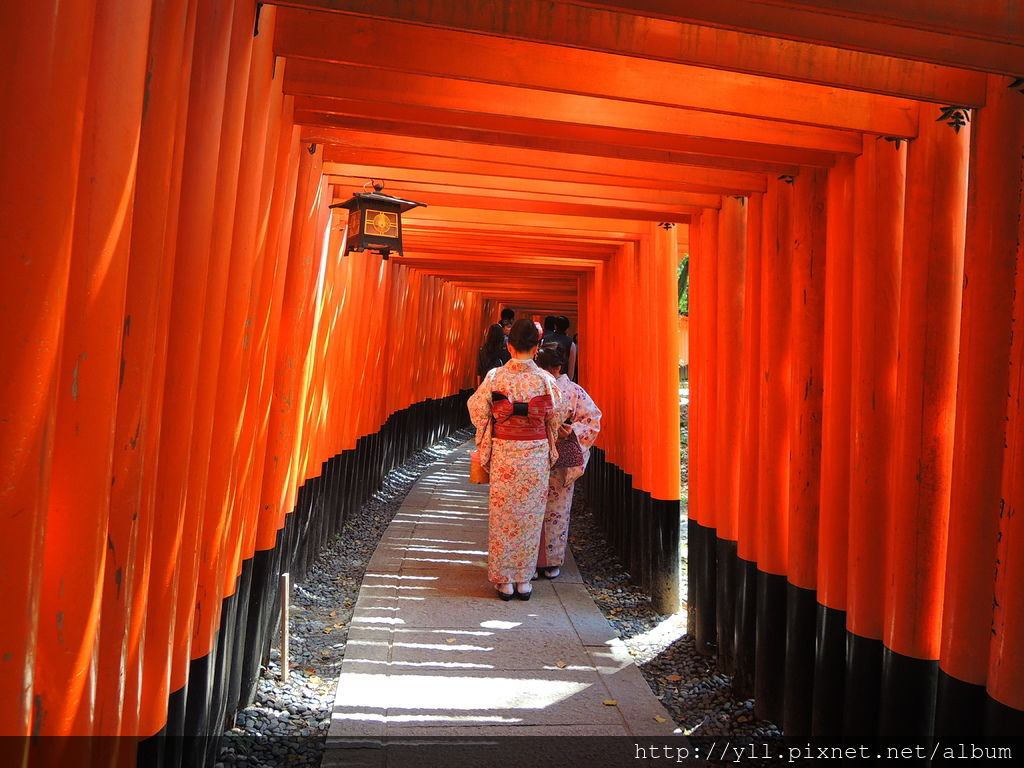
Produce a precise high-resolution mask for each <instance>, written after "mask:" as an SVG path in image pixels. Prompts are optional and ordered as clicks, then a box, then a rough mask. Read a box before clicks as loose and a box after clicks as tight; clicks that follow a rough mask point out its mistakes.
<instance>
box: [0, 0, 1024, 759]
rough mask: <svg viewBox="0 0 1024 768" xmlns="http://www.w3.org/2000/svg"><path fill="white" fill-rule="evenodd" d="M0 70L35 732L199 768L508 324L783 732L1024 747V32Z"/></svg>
mask: <svg viewBox="0 0 1024 768" xmlns="http://www.w3.org/2000/svg"><path fill="white" fill-rule="evenodd" d="M0 71H2V72H4V77H3V79H2V81H0V83H2V84H0V243H2V248H3V251H2V253H3V256H2V263H0V269H2V279H0V331H2V333H0V345H2V346H0V349H2V352H0V359H2V360H3V367H4V371H3V374H2V376H0V472H2V482H0V510H2V518H0V519H2V529H0V533H2V535H0V549H2V554H0V595H3V599H4V602H5V607H4V610H3V620H2V622H3V626H2V632H0V731H2V732H3V733H4V734H6V735H14V736H27V735H29V734H32V735H36V736H51V735H54V736H59V735H68V734H78V735H81V734H98V735H113V734H121V735H125V736H130V737H137V739H136V738H130V739H121V740H111V741H110V742H103V743H104V744H108V747H107V748H109V749H111V750H115V751H118V750H119V751H118V752H117V754H115V755H113V756H108V757H110V760H116V761H119V762H122V763H124V764H125V765H131V764H134V763H135V761H136V741H138V743H139V746H138V749H139V750H141V752H140V754H141V755H143V757H140V758H138V763H139V765H155V764H160V763H161V762H162V763H163V764H168V765H177V764H201V763H203V761H204V760H205V759H206V758H207V757H208V756H209V754H210V753H211V752H215V749H216V741H217V739H216V737H215V734H216V733H217V732H218V731H219V729H220V727H221V725H222V724H223V723H224V722H225V720H226V719H229V718H230V716H231V715H232V713H233V712H235V711H236V709H237V708H239V707H241V706H245V705H246V704H247V703H248V702H249V701H251V700H252V697H253V692H254V687H255V680H256V676H257V674H258V669H259V665H260V663H261V661H262V660H263V659H264V658H265V656H266V654H267V652H268V648H269V644H270V642H271V635H272V633H273V630H272V627H273V625H274V622H275V621H276V616H277V612H278V610H279V607H278V604H277V603H276V602H275V601H276V599H277V598H276V595H277V592H278V589H277V580H278V574H280V573H281V572H282V571H290V572H291V573H292V574H293V575H294V576H298V577H301V574H302V573H303V572H305V569H306V568H307V567H308V565H309V563H310V562H311V560H312V558H313V557H314V556H315V554H316V552H317V550H318V548H319V547H320V546H321V544H323V543H324V541H325V540H326V539H327V537H329V536H331V535H333V534H334V533H335V532H336V531H338V530H339V529H340V525H341V522H342V521H343V520H344V519H345V516H346V515H347V514H348V513H350V512H351V511H352V510H354V509H356V508H358V506H359V504H360V503H361V502H362V501H363V500H364V499H365V498H366V497H367V496H368V494H369V493H371V492H372V491H373V489H374V488H376V487H377V486H378V485H379V483H380V481H381V479H382V477H383V475H384V473H386V472H387V471H388V470H389V469H390V468H392V467H394V466H395V465H396V464H397V463H400V462H401V461H403V460H404V459H405V458H406V457H408V456H409V455H410V454H411V453H412V452H413V451H414V450H416V449H417V448H419V447H421V446H423V445H425V444H427V443H428V442H430V441H432V440H434V439H437V438H438V437H439V436H442V435H444V434H448V433H450V432H451V431H452V430H454V429H456V428H458V427H461V426H464V425H465V424H466V423H467V418H466V413H465V407H464V399H465V396H466V395H467V392H468V391H470V390H471V388H472V387H473V386H474V384H475V353H476V349H477V347H478V346H479V344H480V343H481V341H482V335H483V332H484V330H485V328H486V326H487V324H488V323H490V322H493V321H494V320H495V319H496V318H497V316H498V312H499V310H500V309H501V308H502V307H503V306H511V307H512V308H514V309H516V310H517V311H518V312H519V315H520V316H523V315H527V316H534V315H543V314H546V313H548V312H551V313H554V314H566V315H568V316H571V317H573V318H574V324H577V325H578V330H579V333H580V340H581V341H580V382H581V383H582V384H583V385H584V386H585V388H586V389H588V390H589V391H590V393H591V394H592V395H593V397H594V399H595V400H596V402H597V403H598V404H599V405H600V407H601V408H602V410H603V411H604V413H605V421H604V429H603V431H602V434H601V437H600V440H599V443H598V447H599V450H598V451H597V452H596V456H595V458H594V460H593V462H592V465H591V467H590V469H589V471H588V472H587V475H586V476H585V477H586V480H585V485H586V486H587V489H588V491H589V494H588V497H589V498H590V500H591V503H592V504H593V506H594V507H595V511H596V514H597V516H598V518H599V519H600V520H601V521H602V522H603V524H604V526H605V528H606V530H607V532H608V536H609V539H610V541H611V542H612V543H613V545H614V546H615V547H616V548H617V549H618V551H619V552H620V554H621V556H622V558H623V560H624V562H625V563H626V565H627V567H628V569H629V571H630V572H631V573H632V574H633V577H634V578H635V579H636V580H637V581H638V582H639V583H640V584H642V585H643V586H645V587H646V588H647V589H649V590H650V592H651V593H652V595H653V596H654V598H655V601H656V604H657V605H658V606H659V607H660V608H661V609H662V610H664V611H671V610H676V609H678V608H679V606H680V604H681V602H683V601H685V605H686V606H687V608H688V610H689V614H688V621H689V630H690V633H691V635H692V636H693V638H694V639H695V642H696V644H697V647H698V649H699V650H700V651H702V652H703V653H706V654H711V655H714V656H716V663H717V664H718V666H719V668H720V669H721V670H722V671H724V672H726V673H729V674H732V675H734V686H735V688H736V690H737V691H738V692H739V693H740V694H747V695H753V696H754V697H755V702H756V708H757V711H758V713H759V714H761V715H763V716H765V717H768V718H771V719H772V720H774V721H775V722H777V723H779V724H780V725H782V726H783V727H784V729H785V733H786V737H787V739H789V740H790V741H792V742H794V743H801V742H804V741H808V740H813V741H815V742H816V743H824V744H834V743H850V742H852V743H863V744H872V743H883V744H928V743H932V742H931V741H930V740H931V739H933V738H934V739H939V740H940V741H941V742H944V743H949V742H950V741H957V742H961V741H962V742H974V743H989V742H991V743H1003V742H1006V741H1007V740H1012V739H1013V738H1019V735H1020V733H1022V732H1024V728H1022V726H1024V719H1022V711H1024V516H1022V515H1021V514H1020V512H1021V511H1022V509H1024V411H1022V406H1024V400H1022V393H1024V334H1022V333H1020V332H1018V333H1016V334H1014V333H1012V331H1013V329H1014V327H1015V323H1016V327H1017V328H1018V330H1019V328H1020V320H1019V318H1020V317H1021V315H1022V313H1024V270H1021V269H1020V268H1019V266H1018V263H1019V259H1020V258H1021V253H1020V242H1021V236H1022V230H1021V193H1022V181H1021V179H1022V156H1024V93H1022V88H1024V85H1022V80H1020V79H1019V77H1020V76H1022V75H1024V6H1021V5H1020V4H1019V3H1017V2H1015V1H1013V0H986V1H984V2H974V3H959V2H954V1H953V0H942V1H941V2H940V1H937V2H934V3H930V4H924V3H919V2H914V1H913V0H885V2H882V0H773V2H764V3H756V2H750V0H716V1H715V2H714V3H703V2H700V3H698V2H664V1H663V0H636V1H634V2H629V3H627V2H624V1H621V0H620V1H619V2H583V1H582V0H578V1H575V2H561V1H559V0H553V1H552V0H504V1H503V2H497V1H496V0H459V2H451V3H448V2H443V3H434V2H423V3H416V2H412V3H410V2H403V1H402V0H375V1H374V2H373V3H369V2H360V0H289V1H287V2H285V1H284V0H282V2H280V3H276V4H258V3H255V2H253V1H252V0H239V1H238V2H229V1H228V0H61V2H57V1H56V0H13V1H12V2H7V3H5V4H4V16H3V21H2V23H0ZM369 178H374V179H380V180H384V181H385V192H387V193H390V194H393V195H397V196H400V197H406V198H409V199H413V200H418V201H423V202H426V203H428V204H429V207H426V208H419V209H416V210H414V211H411V212H409V213H407V214H406V216H405V220H404V230H405V231H404V234H405V242H404V250H403V252H402V253H401V254H398V253H395V254H393V255H392V258H390V259H388V260H383V259H381V257H380V256H378V255H376V254H373V253H369V252H361V253H355V252H351V253H346V248H345V239H346V233H345V231H344V226H345V221H344V220H343V219H342V218H341V217H340V214H339V212H338V209H333V210H332V209H330V208H329V207H328V206H329V205H330V204H332V203H334V202H335V201H342V200H346V199H348V198H349V196H350V194H351V193H352V192H354V191H359V190H361V189H362V187H363V184H364V183H365V182H366V180H367V179H369ZM683 253H686V254H689V256H690V261H691V264H690V267H689V269H690V275H691V311H690V315H689V324H690V339H689V344H690V352H689V378H690V384H691V401H690V411H689V415H690V431H689V440H690V442H689V451H690V461H689V488H690V491H689V499H688V501H689V504H688V520H687V522H686V526H687V532H688V536H687V539H688V557H687V567H688V573H689V581H688V584H689V588H688V594H686V595H680V594H679V587H678V583H679V579H678V576H679V563H680V536H679V528H680V519H681V517H680V512H681V511H680V501H679V500H680V493H679V491H680V484H679V478H680V473H679V456H680V452H679V418H678V416H679V401H678V397H677V388H678V383H679V379H678V366H677V362H678V349H679V334H678V331H677V328H678V323H677V312H678V309H677V303H676V302H677V292H676V290H677V285H676V278H677V273H676V270H677V266H678V264H679V259H680V256H681V254H683ZM182 732H184V733H189V734H200V735H201V736H202V735H207V736H208V738H202V737H201V738H198V739H192V740H186V741H182V740H180V739H177V740H176V739H173V738H162V737H163V736H166V735H168V734H170V735H172V736H173V735H174V734H177V733H182ZM7 743H8V742H5V744H7ZM13 743H15V744H17V745H20V746H16V747H15V748H14V754H13V756H14V764H19V763H24V764H32V763H33V762H34V763H36V764H43V762H44V761H45V759H46V757H47V750H55V751H56V752H58V753H59V752H60V750H62V749H67V748H71V747H69V746H68V744H69V742H68V741H66V740H60V739H53V740H48V739H38V740H32V739H28V738H25V739H22V740H20V741H15V742H13ZM110 744H112V745H116V746H109V745H110ZM125 745H128V746H125ZM6 749H7V747H6V746H5V750H6ZM108 762H109V761H108Z"/></svg>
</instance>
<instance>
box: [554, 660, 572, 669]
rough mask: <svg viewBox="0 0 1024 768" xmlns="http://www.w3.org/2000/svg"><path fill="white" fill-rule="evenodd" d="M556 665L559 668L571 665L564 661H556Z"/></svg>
mask: <svg viewBox="0 0 1024 768" xmlns="http://www.w3.org/2000/svg"><path fill="white" fill-rule="evenodd" d="M555 666H556V667H558V668H559V669H565V668H566V667H567V666H569V665H568V664H566V663H565V662H564V661H556V662H555Z"/></svg>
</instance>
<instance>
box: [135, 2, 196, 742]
mask: <svg viewBox="0 0 1024 768" xmlns="http://www.w3.org/2000/svg"><path fill="white" fill-rule="evenodd" d="M198 16H199V0H188V8H187V9H186V16H185V33H184V44H183V46H182V50H181V61H182V62H183V65H182V67H181V70H180V76H179V80H178V86H179V92H178V105H177V109H176V110H175V115H174V121H175V124H174V126H173V133H174V148H173V152H172V157H171V170H170V187H169V190H168V194H167V210H166V213H165V214H164V215H165V227H164V230H163V242H162V248H163V252H165V253H170V254H172V255H171V256H170V257H169V258H168V259H167V264H166V265H165V267H164V272H163V277H162V280H161V284H160V288H161V290H160V294H159V307H158V308H157V320H156V345H155V350H156V354H155V355H154V361H153V383H152V392H151V393H150V398H149V407H148V411H147V413H146V420H147V422H148V423H149V424H152V425H155V426H154V430H153V434H152V437H151V438H150V440H151V445H147V446H146V449H145V450H146V454H145V457H144V461H145V466H144V468H143V477H142V499H143V503H144V504H147V505H148V507H149V509H150V510H151V520H152V521H153V523H152V525H150V526H149V543H150V547H149V551H150V557H149V569H148V572H147V573H146V581H145V582H144V590H145V592H146V595H147V601H152V600H153V599H154V595H153V593H152V590H153V583H154V582H153V574H154V572H155V571H157V569H161V568H162V569H163V574H164V578H166V579H167V582H166V583H167V584H168V587H167V589H168V590H169V589H170V585H171V584H172V583H173V581H172V580H173V578H174V568H175V567H176V562H175V561H174V560H173V559H170V558H169V557H168V556H167V554H166V553H165V552H164V553H162V552H161V549H160V547H159V545H156V544H155V543H154V542H155V541H156V539H157V536H158V532H157V526H158V521H157V515H156V510H157V509H158V505H159V498H160V489H161V482H162V479H161V476H160V472H159V466H160V452H161V446H162V445H163V441H162V433H161V431H160V425H161V423H162V420H163V417H164V407H165V405H166V403H165V392H166V391H167V382H168V376H167V366H168V363H169V352H170V348H171V345H170V340H171V306H172V304H173V298H174V291H173V285H174V270H175V268H176V266H177V265H176V264H175V261H176V257H177V248H178V235H179V227H178V223H179V219H180V215H179V214H180V213H181V208H182V204H183V203H182V197H183V195H182V180H183V179H184V177H185V170H184V166H185V149H186V143H187V142H186V131H187V128H188V121H189V114H188V103H189V93H190V91H191V87H192V69H193V64H194V62H195V58H196V57H195V55H194V54H195V44H196V28H197V27H198ZM144 117H145V116H144ZM146 245H152V244H151V243H147V244H146ZM164 524H165V525H166V524H167V521H164ZM165 530H166V529H165ZM171 530H175V532H177V529H176V528H174V529H171ZM175 589H176V587H175ZM141 591H143V590H140V592H141ZM148 605H149V603H147V612H146V627H145V629H146V632H145V633H144V634H141V635H140V643H141V647H140V649H139V655H140V657H141V659H142V669H141V672H140V674H141V676H142V680H141V683H140V685H139V689H140V691H141V696H142V705H141V707H140V710H139V725H138V731H137V733H138V735H139V736H141V737H147V736H149V735H151V734H153V735H154V738H144V739H143V740H142V741H141V742H140V744H139V760H140V762H156V761H158V760H162V759H163V757H162V755H163V751H164V747H165V744H164V742H163V740H162V736H165V735H166V730H165V729H164V727H163V726H165V725H166V722H167V712H168V698H167V696H168V683H167V682H164V683H163V684H157V685H152V684H151V683H150V680H151V678H152V675H153V674H157V675H162V676H164V677H166V676H168V675H169V674H170V664H169V660H168V659H169V657H168V656H167V654H166V653H164V654H161V655H159V656H157V657H154V656H152V655H150V656H147V655H146V643H147V642H148V641H147V639H146V638H147V637H149V636H150V635H151V633H153V632H156V631H158V630H157V629H156V628H154V625H153V622H156V623H157V626H163V628H164V631H165V633H166V637H165V641H166V642H169V641H170V631H171V630H170V628H169V627H170V622H172V621H173V613H172V612H171V611H170V609H169V608H168V607H167V606H168V603H167V602H166V601H165V602H164V603H157V602H154V603H153V605H154V606H155V605H159V606H160V607H159V608H152V609H149V608H148ZM160 622H163V624H162V625H161V624H160ZM154 658H159V660H160V661H159V664H158V666H157V669H156V670H154V669H153V667H152V664H153V663H154Z"/></svg>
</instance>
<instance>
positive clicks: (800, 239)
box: [783, 169, 826, 742]
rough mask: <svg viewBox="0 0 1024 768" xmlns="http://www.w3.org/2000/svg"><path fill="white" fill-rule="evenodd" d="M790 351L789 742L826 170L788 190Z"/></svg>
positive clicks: (810, 536) (807, 622)
mask: <svg viewBox="0 0 1024 768" xmlns="http://www.w3.org/2000/svg"><path fill="white" fill-rule="evenodd" d="M792 188H793V207H792V209H791V213H792V224H791V227H792V230H791V238H792V242H793V272H792V276H793V281H792V295H791V298H790V312H791V315H790V335H791V338H792V345H793V357H792V373H791V377H792V379H791V387H792V388H791V390H790V391H791V393H792V395H791V399H790V418H791V422H790V430H791V432H790V457H791V459H790V475H789V520H788V528H789V533H788V536H789V542H788V552H789V556H788V562H787V566H786V574H787V577H788V582H789V583H788V588H787V590H788V595H787V598H786V698H785V717H784V718H783V719H784V725H783V728H784V730H785V731H786V734H787V735H788V737H789V738H791V739H793V740H794V741H796V742H805V741H806V740H807V739H809V738H810V730H811V702H812V694H813V685H814V674H813V670H814V664H813V661H812V659H813V658H814V647H815V645H814V637H815V631H814V625H815V618H816V614H817V601H816V590H817V586H818V574H817V567H818V510H819V508H820V502H821V495H820V491H821V420H822V413H821V407H822V392H823V383H824V359H823V358H824V349H825V347H824V340H825V338H824V334H825V269H826V265H825V226H826V215H825V172H824V171H822V170H819V169H805V170H804V171H803V172H802V173H801V174H800V175H799V176H797V177H796V179H795V180H794V181H793V184H792Z"/></svg>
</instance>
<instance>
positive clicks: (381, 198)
mask: <svg viewBox="0 0 1024 768" xmlns="http://www.w3.org/2000/svg"><path fill="white" fill-rule="evenodd" d="M359 201H362V202H364V203H387V204H390V205H397V206H398V207H399V213H405V212H406V211H408V210H410V209H411V208H415V207H417V206H423V207H424V208H425V207H426V206H427V204H426V203H418V202H416V201H415V200H404V199H402V198H401V197H393V196H391V195H385V194H383V193H381V192H353V193H352V197H351V198H349V199H348V200H346V201H345V202H343V203H335V204H334V205H332V206H330V207H331V208H346V209H348V210H350V211H352V210H355V208H356V205H358V203H359Z"/></svg>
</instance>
